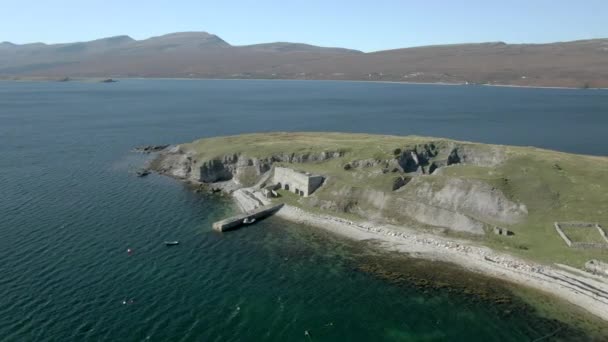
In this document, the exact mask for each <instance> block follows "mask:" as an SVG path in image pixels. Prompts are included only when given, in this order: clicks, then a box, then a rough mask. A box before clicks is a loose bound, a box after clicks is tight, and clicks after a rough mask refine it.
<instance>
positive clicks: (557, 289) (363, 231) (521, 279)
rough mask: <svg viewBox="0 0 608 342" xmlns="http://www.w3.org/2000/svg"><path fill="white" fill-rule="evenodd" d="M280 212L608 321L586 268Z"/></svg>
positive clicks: (604, 287) (250, 200)
mask: <svg viewBox="0 0 608 342" xmlns="http://www.w3.org/2000/svg"><path fill="white" fill-rule="evenodd" d="M232 198H233V199H234V201H235V203H236V204H237V206H238V207H239V208H240V210H242V211H249V210H251V209H254V208H256V207H257V206H260V205H262V204H268V203H270V201H268V200H267V199H265V198H264V197H263V196H262V195H261V194H260V193H259V192H257V190H256V189H253V188H242V189H238V190H236V191H234V192H233V193H232ZM275 215H277V216H279V217H281V218H283V219H286V220H289V221H291V222H294V223H298V224H305V225H308V226H313V227H317V228H320V229H324V230H326V231H328V232H331V233H334V234H337V235H340V236H342V237H345V238H348V239H351V240H357V241H370V242H374V243H375V244H376V245H377V247H378V248H381V249H383V250H385V251H388V252H397V253H401V254H404V255H409V256H411V257H414V258H420V259H426V260H431V261H442V262H448V263H451V264H455V265H457V266H460V267H463V268H464V269H466V270H468V271H471V272H474V273H477V274H482V275H485V276H489V277H492V278H496V279H501V280H506V281H508V282H510V283H513V284H515V285H519V286H525V287H528V288H533V289H535V290H540V291H542V292H544V293H547V294H551V295H554V296H556V297H559V298H560V299H563V300H565V301H567V302H569V303H571V304H573V305H576V306H578V307H580V308H582V309H583V310H585V311H587V312H589V313H591V314H593V315H594V316H596V317H599V318H601V319H602V320H604V321H608V279H603V278H598V277H585V276H582V275H581V273H582V271H581V272H578V274H577V273H573V272H568V271H567V270H566V269H564V268H557V267H553V266H548V265H541V264H537V263H533V262H529V261H524V260H521V259H519V258H516V257H514V256H511V255H508V254H506V253H500V252H497V251H494V250H492V249H490V248H488V247H484V246H477V245H474V244H473V243H472V242H470V241H466V240H461V239H446V238H443V237H440V236H437V235H432V234H429V233H422V232H418V231H416V230H414V229H411V228H406V227H400V226H393V225H385V224H378V223H371V222H354V221H349V220H346V219H342V218H338V217H334V216H330V215H319V214H314V213H310V212H307V211H305V210H303V209H300V208H297V207H293V206H290V205H287V204H286V205H285V206H284V207H283V208H282V209H281V210H279V211H278V212H277V213H276V214H275Z"/></svg>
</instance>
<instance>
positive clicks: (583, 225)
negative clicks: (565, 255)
mask: <svg viewBox="0 0 608 342" xmlns="http://www.w3.org/2000/svg"><path fill="white" fill-rule="evenodd" d="M553 225H554V226H555V230H556V231H557V233H558V234H559V236H561V238H562V239H564V241H565V242H566V245H568V247H572V248H581V249H589V248H608V237H607V236H606V232H605V231H604V229H603V228H602V226H600V224H599V223H593V222H555V223H554V224H553ZM562 227H570V228H579V229H597V231H598V232H599V234H600V236H601V238H602V239H603V240H604V241H603V242H574V241H572V240H571V239H570V238H569V237H568V235H566V233H564V231H563V229H562Z"/></svg>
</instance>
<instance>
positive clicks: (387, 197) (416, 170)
mask: <svg viewBox="0 0 608 342" xmlns="http://www.w3.org/2000/svg"><path fill="white" fill-rule="evenodd" d="M190 146H191V145H182V146H179V145H178V146H175V147H173V148H171V149H167V150H164V151H162V152H161V154H160V155H159V157H158V158H157V159H156V160H154V161H153V162H152V165H151V169H153V170H156V171H158V172H160V173H163V174H167V175H170V176H172V177H176V178H180V179H184V180H187V181H190V182H196V183H205V184H211V185H212V187H213V189H224V190H225V191H234V190H235V189H238V188H240V187H250V186H253V185H255V184H258V185H259V186H263V185H264V183H265V182H263V181H262V178H263V177H268V175H269V171H270V170H272V167H273V165H274V164H275V163H281V164H301V165H302V166H304V164H309V163H317V164H323V163H326V162H328V161H330V160H333V159H339V160H338V161H337V163H338V167H339V172H340V173H344V174H343V175H337V176H338V178H340V177H342V176H349V177H352V179H353V180H355V182H357V181H356V180H357V179H369V178H365V177H369V175H377V176H379V177H389V178H388V179H387V182H388V183H389V184H388V185H387V186H386V188H378V187H377V186H372V185H369V184H366V183H365V181H363V183H361V184H357V185H352V184H350V183H348V182H346V183H340V182H339V181H338V180H336V181H332V178H331V175H329V176H330V177H328V180H327V182H326V184H327V185H324V186H323V187H322V189H321V191H320V194H319V195H316V194H315V195H313V196H310V197H308V198H306V199H302V200H300V202H301V204H302V205H303V206H310V207H316V208H319V209H322V210H326V211H330V212H331V211H333V212H341V213H352V214H356V215H359V216H362V217H365V218H367V219H372V220H378V221H385V222H392V223H400V222H401V223H403V222H408V223H413V224H416V223H418V224H421V225H423V226H431V227H440V228H447V229H451V230H456V231H462V232H468V233H472V234H484V232H485V230H486V228H488V229H490V228H489V227H493V226H494V225H496V224H502V225H510V224H516V223H518V222H520V221H521V220H522V219H524V218H525V217H526V216H527V208H526V206H525V205H523V204H518V203H515V202H513V201H511V200H510V199H508V198H507V196H505V194H504V193H503V192H502V191H501V190H500V189H498V188H496V187H494V186H492V185H490V184H489V183H487V182H485V181H483V180H478V179H467V178H457V177H445V176H438V174H439V173H440V172H438V171H440V170H442V169H443V168H444V167H447V166H451V165H474V166H478V167H487V168H490V167H496V166H497V165H500V164H501V163H503V162H504V161H505V159H506V155H505V151H504V150H503V149H502V148H501V147H499V146H490V145H481V144H468V143H457V142H452V141H444V140H440V141H429V142H428V143H422V144H415V145H409V146H403V147H397V148H394V149H393V150H392V151H391V152H392V153H388V156H387V157H385V158H363V159H349V156H350V155H349V154H348V153H346V152H344V151H343V150H326V151H321V152H314V153H313V152H275V153H269V154H268V155H263V154H262V156H259V155H258V156H256V157H251V156H249V155H247V154H246V153H242V152H238V151H235V153H227V154H223V155H219V156H216V157H200V156H201V154H200V153H198V152H197V151H195V150H192V149H191V147H190ZM199 159H201V160H199ZM332 163H335V162H332ZM333 172H336V171H335V170H334V171H333ZM373 177H375V176H372V178H373ZM349 179H350V178H349Z"/></svg>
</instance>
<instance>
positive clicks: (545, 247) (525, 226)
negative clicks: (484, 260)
mask: <svg viewBox="0 0 608 342" xmlns="http://www.w3.org/2000/svg"><path fill="white" fill-rule="evenodd" d="M430 142H432V143H434V144H435V145H436V146H440V147H442V146H451V145H453V144H458V145H459V146H464V147H466V148H468V149H474V150H475V151H479V152H480V153H485V154H488V153H490V154H491V153H497V152H500V153H502V154H504V158H505V161H504V162H503V163H501V164H499V165H497V166H492V167H482V166H474V165H462V164H461V165H452V166H450V167H445V168H442V169H441V172H440V173H439V175H432V176H424V178H423V179H424V181H425V182H428V183H429V184H430V185H431V186H432V187H433V188H439V187H441V185H442V184H444V182H445V181H447V180H448V179H450V178H462V179H471V180H479V181H483V182H486V183H488V184H490V185H491V186H492V187H495V188H496V189H498V190H500V191H502V192H503V193H504V194H505V196H506V197H507V198H509V199H510V200H511V201H514V202H516V203H524V204H525V205H526V207H527V209H528V215H527V217H526V218H525V219H524V220H523V221H521V222H520V223H517V224H514V225H510V226H507V227H508V229H510V230H512V231H513V232H514V233H515V235H514V236H511V237H505V236H497V235H494V234H486V235H485V236H484V237H483V238H476V240H477V241H479V242H480V243H482V244H485V245H487V246H489V247H492V248H495V249H497V250H501V251H506V252H509V253H512V254H515V255H518V256H521V257H524V258H528V259H531V260H535V261H538V262H543V263H553V262H559V263H564V264H567V265H571V266H575V267H582V266H583V264H584V262H585V261H587V260H589V259H592V258H595V259H600V260H603V261H606V262H608V250H581V249H573V248H569V247H567V246H566V244H565V243H564V242H563V240H562V239H561V238H560V237H559V236H558V234H557V233H556V231H555V229H554V227H553V222H555V221H590V222H600V224H604V225H606V224H608V158H606V157H594V156H584V155H574V154H568V153H561V152H556V151H549V150H543V149H537V148H531V147H516V146H496V145H484V144H475V143H468V142H456V141H452V140H448V139H440V138H428V137H419V136H407V137H401V136H379V135H369V134H347V133H264V134H246V135H239V136H229V137H217V138H210V139H202V140H197V141H195V142H193V143H190V144H184V145H182V146H183V148H184V149H186V150H189V151H190V152H191V153H193V154H194V158H195V159H197V160H198V161H203V160H209V159H214V158H222V157H223V156H225V155H234V154H235V153H236V154H240V155H244V156H248V157H252V158H265V157H269V156H271V155H277V154H286V153H295V154H304V153H321V152H337V151H339V152H341V153H343V156H342V157H340V158H335V159H330V160H327V161H324V162H316V163H300V164H292V165H288V166H290V167H293V168H296V169H299V170H302V171H309V172H312V173H318V174H322V175H324V176H326V177H327V181H326V184H325V185H324V186H323V187H321V188H320V189H319V190H317V191H316V192H315V194H314V195H313V196H312V197H309V198H297V197H296V196H295V195H293V196H292V194H290V193H284V192H282V194H283V195H284V196H283V197H282V200H285V201H286V202H288V203H290V204H294V205H297V206H300V207H302V208H305V209H307V210H311V211H315V212H322V213H326V214H331V215H337V216H341V217H345V218H346V217H348V218H351V219H352V218H360V219H366V220H368V219H372V220H373V219H377V218H379V217H385V218H387V219H388V220H389V221H391V222H390V223H402V224H407V225H415V222H413V221H411V220H408V218H407V217H404V216H403V215H402V214H401V213H400V208H399V206H398V205H397V204H395V203H396V202H395V201H390V202H389V203H386V204H385V205H384V206H383V207H381V208H378V207H375V206H374V203H375V202H374V201H376V202H378V199H382V197H383V196H392V197H391V198H394V199H398V198H404V199H410V200H411V198H412V197H411V196H412V194H411V193H405V192H404V193H402V192H394V191H392V182H393V180H394V178H395V177H397V176H400V174H395V173H391V172H388V173H383V172H382V166H380V165H378V166H375V167H369V168H356V169H352V170H348V171H346V170H344V165H345V164H346V163H349V162H352V161H354V160H368V159H373V160H389V159H393V158H394V152H393V151H395V150H396V149H402V150H403V149H405V148H410V147H412V146H414V145H416V144H423V143H430ZM440 157H442V158H445V157H446V156H440ZM327 201H333V202H335V203H337V204H339V205H338V208H337V209H334V210H331V211H328V210H322V209H320V208H321V207H322V204H323V203H326V202H327ZM352 208H356V210H353V209H352ZM361 212H365V213H366V214H365V215H364V216H360V215H358V214H360V213H361ZM487 223H488V226H491V225H492V224H494V222H487ZM418 226H421V227H423V225H420V224H418ZM595 233H597V231H595ZM576 238H577V239H578V238H580V239H582V240H583V241H587V239H592V238H593V237H592V236H591V235H590V236H581V237H578V236H576ZM594 241H595V240H594Z"/></svg>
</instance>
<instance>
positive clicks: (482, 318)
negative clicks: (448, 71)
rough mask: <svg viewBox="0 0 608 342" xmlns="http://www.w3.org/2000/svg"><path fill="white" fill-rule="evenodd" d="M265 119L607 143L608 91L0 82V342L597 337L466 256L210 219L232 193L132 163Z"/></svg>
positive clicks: (270, 125)
mask: <svg viewBox="0 0 608 342" xmlns="http://www.w3.org/2000/svg"><path fill="white" fill-rule="evenodd" d="M269 131H340V132H365V133H378V134H396V135H409V134H415V135H422V136H434V137H447V138H454V139H460V140H467V141H476V142H483V143H494V144H510V145H524V146H536V147H541V148H548V149H555V150H560V151H565V152H572V153H581V154H592V155H604V156H605V155H608V135H607V132H608V91H607V90H592V89H587V90H576V89H526V88H508V87H484V86H438V85H408V84H391V83H365V82H333V81H270V80H267V81H265V80H242V81H236V80H152V79H150V80H138V79H132V80H127V79H125V80H119V82H117V83H92V82H89V83H87V82H13V81H3V82H0V341H486V342H487V341H541V340H543V341H585V340H592V339H596V340H601V337H600V338H598V337H597V336H593V335H591V334H590V333H589V331H587V330H585V328H583V327H581V326H580V325H577V324H575V323H573V322H570V321H568V320H564V319H561V318H559V317H554V316H552V315H551V314H550V313H548V311H547V310H543V309H542V308H540V307H537V306H535V305H532V304H530V301H529V300H526V298H525V296H521V295H519V294H517V292H518V291H515V290H514V289H513V287H512V286H507V285H505V284H504V283H502V282H501V281H499V280H493V279H488V278H484V277H481V276H479V275H475V274H471V273H468V272H466V271H464V270H461V269H459V268H458V267H456V266H452V265H445V264H439V263H433V262H426V261H421V260H415V259H408V258H406V257H402V256H399V257H397V256H392V255H387V254H386V253H385V252H381V251H379V250H377V249H375V248H373V246H370V245H369V244H366V243H361V242H352V241H348V240H344V239H342V238H340V237H337V236H333V235H331V234H329V233H325V232H324V231H323V230H320V229H317V228H312V227H308V226H302V225H297V224H293V223H290V222H287V221H283V220H281V219H280V218H271V219H268V220H265V221H262V222H259V223H258V224H256V225H253V226H249V227H247V228H246V229H241V230H238V231H234V232H230V233H224V234H221V233H218V232H215V231H213V230H212V229H211V223H212V222H213V221H215V220H218V219H221V218H224V217H225V216H227V215H230V214H232V213H235V212H236V209H235V207H234V204H233V203H232V202H231V201H230V200H229V199H228V198H225V197H222V196H218V195H209V194H199V193H195V192H193V191H192V190H191V189H189V188H188V187H186V186H184V185H183V184H181V183H180V182H177V181H175V180H173V179H170V178H166V177H163V176H159V175H155V174H152V175H150V176H148V177H145V178H138V177H136V175H135V172H136V171H137V170H138V169H139V168H140V167H142V166H143V165H144V164H145V163H146V162H147V161H148V160H149V158H152V156H150V155H142V154H137V153H133V152H131V150H132V149H133V148H134V147H136V146H139V145H146V144H175V143H183V142H189V141H192V140H194V139H198V138H203V137H212V136H220V135H232V134H239V133H247V132H269ZM167 240H178V241H179V242H180V244H179V245H177V246H172V247H167V246H165V245H164V241H167ZM128 250H130V252H128ZM547 301H548V302H552V303H553V302H558V301H557V300H556V299H554V298H549V299H547ZM563 306H564V307H565V308H566V309H568V310H569V309H570V308H571V306H568V305H567V304H564V305H563ZM572 310H573V312H577V311H576V310H575V309H572ZM573 315H574V316H576V315H577V314H573ZM607 338H608V337H607Z"/></svg>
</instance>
